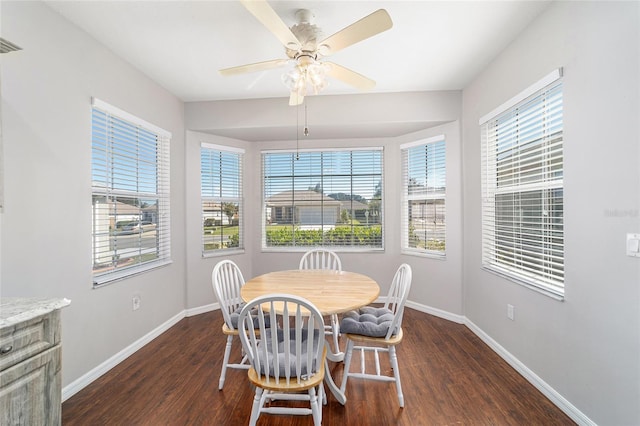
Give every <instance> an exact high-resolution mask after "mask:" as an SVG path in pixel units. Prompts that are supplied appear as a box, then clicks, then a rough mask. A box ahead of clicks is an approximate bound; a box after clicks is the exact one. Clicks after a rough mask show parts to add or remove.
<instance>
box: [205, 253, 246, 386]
mask: <svg viewBox="0 0 640 426" xmlns="http://www.w3.org/2000/svg"><path fill="white" fill-rule="evenodd" d="M211 284H212V286H213V292H214V294H215V295H216V298H217V299H218V303H219V304H220V310H221V311H222V317H223V318H224V323H223V324H222V333H223V334H225V335H226V336H227V345H226V347H225V350H224V358H223V360H222V371H221V372H220V381H219V383H218V389H220V390H221V389H222V388H223V387H224V380H225V377H226V374H227V368H236V369H244V370H248V369H249V367H250V365H249V361H248V358H247V356H246V355H244V353H243V357H242V360H241V361H240V362H238V363H231V364H230V363H229V356H230V354H231V346H232V345H233V339H234V336H238V334H239V333H238V317H239V315H240V310H241V309H242V307H243V306H244V302H243V301H242V298H241V297H240V288H242V286H243V285H244V277H243V276H242V271H240V268H239V267H238V265H236V264H235V263H234V262H233V261H231V260H222V261H220V262H218V264H217V265H216V266H215V267H214V268H213V272H212V273H211Z"/></svg>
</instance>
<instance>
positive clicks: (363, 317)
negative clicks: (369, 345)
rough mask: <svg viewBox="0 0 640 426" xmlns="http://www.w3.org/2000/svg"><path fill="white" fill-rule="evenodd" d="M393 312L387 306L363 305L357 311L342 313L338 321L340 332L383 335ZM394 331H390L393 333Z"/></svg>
mask: <svg viewBox="0 0 640 426" xmlns="http://www.w3.org/2000/svg"><path fill="white" fill-rule="evenodd" d="M393 317H394V315H393V312H392V311H391V310H390V309H387V308H376V307H373V306H365V307H364V308H360V309H358V310H357V311H350V312H347V313H346V314H344V316H343V317H342V321H341V322H340V332H341V333H347V334H359V335H361V336H369V337H385V336H386V335H387V332H388V331H389V327H391V322H392V321H393ZM395 334H396V331H394V332H393V333H392V335H395Z"/></svg>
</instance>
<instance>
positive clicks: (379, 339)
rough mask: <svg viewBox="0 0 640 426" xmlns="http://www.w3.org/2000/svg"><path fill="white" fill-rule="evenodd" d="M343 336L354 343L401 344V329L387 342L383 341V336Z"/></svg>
mask: <svg viewBox="0 0 640 426" xmlns="http://www.w3.org/2000/svg"><path fill="white" fill-rule="evenodd" d="M343 336H344V337H346V338H347V339H349V340H353V341H354V342H355V343H379V344H381V345H386V346H394V345H397V344H398V343H400V342H402V329H400V330H399V331H398V333H396V334H395V335H393V336H391V338H390V339H389V340H385V338H384V336H382V337H371V336H363V335H362V334H343Z"/></svg>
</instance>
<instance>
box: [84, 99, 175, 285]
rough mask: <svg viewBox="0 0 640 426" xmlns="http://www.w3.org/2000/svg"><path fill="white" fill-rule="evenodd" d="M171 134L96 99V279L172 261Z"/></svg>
mask: <svg viewBox="0 0 640 426" xmlns="http://www.w3.org/2000/svg"><path fill="white" fill-rule="evenodd" d="M170 138H171V134H170V133H168V132H166V131H164V130H162V129H159V128H157V127H155V126H153V125H151V124H149V123H146V122H144V121H143V120H140V119H138V118H136V117H134V116H131V115H130V114H127V113H126V112H124V111H121V110H119V109H117V108H115V107H113V106H111V105H109V104H106V103H104V102H102V101H99V100H97V99H94V102H93V111H92V161H91V165H92V193H93V232H92V236H93V274H94V285H100V284H103V283H105V282H108V281H112V280H115V279H120V278H124V277H126V276H128V275H131V274H135V273H138V272H142V271H144V270H147V269H150V268H153V267H156V266H159V265H161V264H165V263H168V262H170V257H171V249H170V217H169V141H170Z"/></svg>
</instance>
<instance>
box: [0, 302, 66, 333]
mask: <svg viewBox="0 0 640 426" xmlns="http://www.w3.org/2000/svg"><path fill="white" fill-rule="evenodd" d="M70 303H71V300H69V299H64V298H62V299H38V298H25V297H3V298H2V299H0V328H4V327H9V326H12V325H14V324H17V323H20V322H23V321H28V320H30V319H32V318H35V317H38V316H40V315H45V314H48V313H49V312H51V311H54V310H56V309H60V308H64V307H65V306H68V305H69V304H70Z"/></svg>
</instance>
